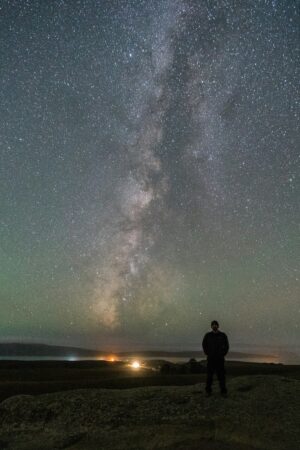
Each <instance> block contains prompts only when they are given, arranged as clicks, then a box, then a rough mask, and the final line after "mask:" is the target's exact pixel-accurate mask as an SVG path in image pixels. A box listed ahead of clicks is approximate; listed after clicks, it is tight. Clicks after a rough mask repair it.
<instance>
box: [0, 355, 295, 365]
mask: <svg viewBox="0 0 300 450" xmlns="http://www.w3.org/2000/svg"><path fill="white" fill-rule="evenodd" d="M105 359H106V358H105V357H101V356H99V357H77V356H72V355H70V356H0V361H101V360H105ZM134 359H141V360H142V361H151V360H157V359H162V360H166V361H170V362H173V363H183V362H187V361H188V360H189V359H190V358H189V357H173V356H166V355H163V356H159V355H158V356H155V357H142V358H139V357H136V358H135V357H134V356H131V357H128V358H124V359H123V361H132V360H134ZM197 359H198V360H199V358H197ZM200 359H203V358H200ZM226 359H227V361H243V362H256V363H273V364H279V363H281V364H300V356H299V355H297V354H291V353H290V354H286V355H274V356H266V355H253V357H252V356H250V355H249V356H247V357H239V358H233V357H230V356H228V358H226Z"/></svg>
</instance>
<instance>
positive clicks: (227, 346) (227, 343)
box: [224, 333, 229, 356]
mask: <svg viewBox="0 0 300 450" xmlns="http://www.w3.org/2000/svg"><path fill="white" fill-rule="evenodd" d="M228 350H229V342H228V337H227V336H226V334H225V333H224V356H225V355H227V353H228Z"/></svg>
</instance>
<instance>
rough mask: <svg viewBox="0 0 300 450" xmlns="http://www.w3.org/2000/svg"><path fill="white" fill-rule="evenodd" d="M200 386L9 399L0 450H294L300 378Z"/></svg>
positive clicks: (1, 420) (2, 408)
mask: <svg viewBox="0 0 300 450" xmlns="http://www.w3.org/2000/svg"><path fill="white" fill-rule="evenodd" d="M228 390H229V396H228V398H222V397H221V396H220V395H219V393H218V392H217V391H216V392H215V393H214V394H213V396H212V397H210V398H206V397H205V395H204V386H203V385H202V384H197V385H194V386H184V387H174V386H172V387H144V388H136V389H128V390H126V389H125V390H112V389H111V390H110V389H97V390H96V389H90V390H76V391H65V392H57V393H52V394H44V395H40V396H26V395H20V396H15V397H10V398H8V399H7V400H5V401H3V402H2V403H1V404H0V449H1V450H2V449H3V450H4V449H10V450H50V449H51V450H53V449H63V448H68V449H72V450H80V449H81V450H89V449H93V450H96V449H97V450H101V449H110V450H117V449H118V450H121V449H123V450H124V449H128V450H134V449H136V450H143V449H149V450H150V449H169V450H171V449H178V450H179V449H180V450H189V449H195V450H196V449H199V450H200V449H204V450H206V449H207V450H225V449H226V450H250V449H261V450H287V449H289V450H296V449H297V450H298V449H299V448H300V438H299V423H300V411H299V409H300V408H299V398H300V381H298V380H294V379H290V378H284V377H279V376H273V375H269V376H246V377H238V378H233V379H232V380H230V381H229V383H228Z"/></svg>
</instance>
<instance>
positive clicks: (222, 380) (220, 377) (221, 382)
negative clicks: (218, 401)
mask: <svg viewBox="0 0 300 450" xmlns="http://www.w3.org/2000/svg"><path fill="white" fill-rule="evenodd" d="M216 371H217V377H218V380H219V385H220V390H221V393H222V394H226V393H227V389H226V379H225V367H224V359H223V358H222V359H220V360H218V363H217V367H216Z"/></svg>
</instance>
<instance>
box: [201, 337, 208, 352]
mask: <svg viewBox="0 0 300 450" xmlns="http://www.w3.org/2000/svg"><path fill="white" fill-rule="evenodd" d="M202 348H203V351H204V353H205V354H206V355H207V351H208V349H207V334H206V335H205V336H204V338H203V341H202Z"/></svg>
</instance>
